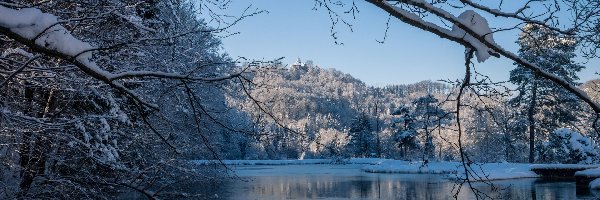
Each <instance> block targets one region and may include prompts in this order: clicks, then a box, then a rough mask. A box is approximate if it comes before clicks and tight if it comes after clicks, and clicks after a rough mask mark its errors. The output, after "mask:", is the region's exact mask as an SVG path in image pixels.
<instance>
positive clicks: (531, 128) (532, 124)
mask: <svg viewBox="0 0 600 200" xmlns="http://www.w3.org/2000/svg"><path fill="white" fill-rule="evenodd" d="M536 101H537V82H536V81H535V78H534V79H533V86H532V87H531V103H530V104H529V111H528V113H527V119H528V121H529V163H533V162H535V118H534V115H535V106H536Z"/></svg>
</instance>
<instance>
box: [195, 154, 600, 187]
mask: <svg viewBox="0 0 600 200" xmlns="http://www.w3.org/2000/svg"><path fill="white" fill-rule="evenodd" d="M191 162H192V163H194V164H197V165H213V164H225V165H238V166H244V165H250V166H251V165H326V164H339V165H348V164H350V165H363V166H360V170H361V171H363V172H366V173H396V174H440V175H445V176H447V178H449V179H464V177H465V173H464V168H463V166H462V163H460V162H455V161H433V162H429V163H427V164H426V165H423V162H411V161H403V160H392V159H380V158H350V159H341V160H336V159H304V160H221V161H219V160H193V161H191ZM598 167H600V165H580V164H529V163H507V162H503V163H473V164H471V167H470V168H469V179H470V180H471V181H488V180H507V179H520V178H539V177H541V175H538V174H536V173H535V172H534V171H533V170H534V169H569V168H590V169H593V170H592V171H598V170H600V168H598ZM596 168H598V169H596ZM598 187H600V186H598Z"/></svg>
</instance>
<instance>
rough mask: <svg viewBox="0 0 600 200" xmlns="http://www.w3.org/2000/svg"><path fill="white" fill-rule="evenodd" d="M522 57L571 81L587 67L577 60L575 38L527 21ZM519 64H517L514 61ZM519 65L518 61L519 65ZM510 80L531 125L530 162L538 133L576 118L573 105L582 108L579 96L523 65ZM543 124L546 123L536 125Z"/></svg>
mask: <svg viewBox="0 0 600 200" xmlns="http://www.w3.org/2000/svg"><path fill="white" fill-rule="evenodd" d="M517 43H518V44H519V46H520V49H519V56H521V57H523V58H525V59H527V60H528V61H529V62H532V63H534V64H536V65H537V66H540V67H541V68H543V70H545V71H548V72H550V73H552V74H554V75H557V76H559V77H561V78H563V79H565V80H566V81H568V82H569V83H571V84H574V85H577V83H576V81H577V80H578V79H579V78H578V77H577V74H576V73H577V72H579V71H581V70H582V69H583V68H584V67H583V66H581V65H579V64H577V63H575V62H574V61H573V58H575V56H576V55H575V53H574V52H575V45H576V41H575V39H574V38H572V37H569V36H564V35H560V34H557V33H555V32H553V31H551V30H549V29H547V28H544V27H542V26H539V25H535V24H527V25H525V26H524V27H523V32H522V33H521V34H520V35H519V39H518V41H517ZM515 64H516V63H515ZM517 65H518V64H517ZM510 81H511V82H512V83H513V84H515V85H517V87H518V91H519V94H518V95H517V96H516V97H515V98H513V99H512V100H511V104H512V105H513V106H515V107H518V108H519V109H520V110H521V111H522V112H524V113H523V114H526V115H527V118H528V122H529V124H528V128H529V148H530V149H529V162H531V163H532V162H534V151H535V148H534V147H535V143H536V140H535V135H536V132H538V134H539V133H540V132H550V131H552V130H554V129H556V128H558V127H559V126H560V125H561V124H564V123H568V122H571V121H574V120H575V119H576V117H575V116H574V114H575V112H573V110H572V109H573V108H577V107H579V105H578V100H577V98H576V97H575V96H574V95H573V94H571V93H569V92H567V91H566V90H565V89H563V88H562V87H560V86H558V85H556V84H554V83H553V82H551V81H548V80H546V79H543V78H540V77H539V75H537V74H535V73H533V72H532V71H531V70H529V69H526V68H524V67H522V66H518V67H517V68H516V69H514V70H512V71H511V72H510ZM536 123H542V124H544V126H543V127H542V126H536Z"/></svg>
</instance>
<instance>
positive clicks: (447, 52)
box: [222, 0, 600, 86]
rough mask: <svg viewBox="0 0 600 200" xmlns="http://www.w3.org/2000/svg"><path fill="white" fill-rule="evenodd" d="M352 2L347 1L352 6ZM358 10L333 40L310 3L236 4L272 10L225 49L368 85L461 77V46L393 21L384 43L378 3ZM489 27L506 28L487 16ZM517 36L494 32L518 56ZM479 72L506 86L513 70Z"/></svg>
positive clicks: (488, 67) (493, 65) (260, 0)
mask: <svg viewBox="0 0 600 200" xmlns="http://www.w3.org/2000/svg"><path fill="white" fill-rule="evenodd" d="M348 2H350V1H348ZM356 2H357V6H358V8H359V10H360V13H358V14H357V15H356V19H352V18H351V17H350V16H346V17H347V18H346V19H347V20H348V21H349V22H350V23H352V24H353V26H354V27H353V28H354V32H350V31H349V30H348V29H347V28H346V27H344V26H343V25H339V26H338V27H337V28H336V30H335V31H337V32H338V37H339V40H338V41H339V42H343V43H344V44H343V45H336V44H335V43H334V39H333V38H332V37H331V36H330V29H331V20H330V19H329V16H328V14H327V12H326V11H325V10H323V9H322V8H321V9H319V10H313V7H314V1H312V0H253V1H240V0H237V1H236V0H234V1H233V3H232V4H231V7H230V8H228V10H227V12H228V13H230V14H236V13H237V14H239V13H240V12H241V11H243V10H244V9H245V8H246V7H247V6H249V5H252V7H253V8H258V9H262V10H266V11H268V13H266V14H261V15H257V16H253V17H249V18H247V19H245V20H244V21H242V22H240V23H239V24H237V25H236V26H234V27H233V28H232V29H231V30H230V31H231V32H240V34H237V35H233V36H229V37H226V38H223V39H222V40H223V44H224V48H225V51H226V52H228V53H229V54H230V55H231V56H232V57H233V58H237V57H238V56H242V57H246V58H249V59H256V60H273V59H276V58H280V57H285V59H284V60H283V62H284V63H287V64H289V63H293V62H294V61H295V60H296V58H301V59H302V60H303V61H305V60H307V59H308V60H312V61H314V63H315V64H317V65H319V66H321V67H323V68H335V69H338V70H340V71H342V72H345V73H349V74H351V75H352V76H354V77H356V78H359V79H361V80H363V81H364V82H366V83H367V84H369V85H373V86H383V85H387V84H407V83H414V82H418V81H421V80H439V79H451V80H456V79H461V78H462V76H463V73H464V66H463V63H464V59H463V57H464V55H463V52H464V48H463V47H462V46H460V45H458V44H456V43H453V42H450V41H448V40H445V39H440V38H439V37H437V36H435V35H433V34H431V33H428V32H425V31H422V30H419V29H417V28H414V27H411V26H410V25H406V24H404V23H402V22H400V21H398V20H396V19H394V18H392V19H391V21H390V29H389V31H388V37H387V39H386V40H385V43H384V44H380V43H378V42H377V41H376V40H382V39H383V36H384V33H385V28H386V25H385V24H386V21H387V15H386V13H384V12H383V11H381V10H379V8H376V7H375V6H372V5H370V4H368V3H364V2H363V1H356ZM488 20H489V21H490V24H491V26H492V27H494V25H498V23H502V21H498V20H496V19H494V18H493V17H488ZM517 34H518V32H516V31H513V32H504V33H502V34H496V35H494V37H495V40H496V41H497V43H499V44H501V45H503V46H504V47H505V48H506V49H509V50H511V51H513V52H516V50H517V49H518V46H517V45H516V44H515V43H514V41H515V40H516V38H517ZM598 63H599V62H597V61H592V62H589V63H588V64H585V65H586V67H587V69H586V70H585V71H583V72H582V73H581V74H580V77H581V78H582V80H589V79H592V78H598V77H600V76H598V75H594V73H595V72H600V67H599V66H598ZM476 68H477V69H478V70H479V71H480V72H482V73H485V74H486V75H489V76H490V77H491V78H492V79H493V80H494V81H505V80H507V79H508V73H509V71H510V70H511V69H513V68H514V66H513V65H512V62H511V61H510V60H508V59H506V58H491V59H489V60H488V61H486V62H485V63H479V64H476Z"/></svg>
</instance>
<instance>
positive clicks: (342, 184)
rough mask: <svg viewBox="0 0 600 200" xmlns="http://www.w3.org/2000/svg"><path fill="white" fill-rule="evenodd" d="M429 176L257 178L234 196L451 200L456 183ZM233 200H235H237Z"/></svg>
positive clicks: (245, 184) (234, 191) (242, 187)
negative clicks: (430, 178)
mask: <svg viewBox="0 0 600 200" xmlns="http://www.w3.org/2000/svg"><path fill="white" fill-rule="evenodd" d="M427 176H428V175H420V177H415V178H413V177H410V178H406V179H398V178H385V177H382V176H376V177H366V176H350V177H337V176H302V177H296V176H289V177H286V176H272V177H255V179H254V180H253V181H251V182H247V183H245V182H240V185H239V187H237V188H236V189H234V190H233V191H231V192H230V193H231V194H232V195H234V196H235V197H244V198H260V199H269V198H274V199H280V198H281V199H283V198H363V199H364V198H366V199H375V198H381V199H398V198H399V199H415V198H417V199H420V198H426V199H448V198H451V193H450V192H448V191H450V190H451V189H452V186H453V183H451V182H440V181H439V180H438V181H434V182H435V183H428V181H427V178H425V179H424V178H423V177H427ZM440 191H444V192H440ZM235 197H233V198H232V199H236V198H235Z"/></svg>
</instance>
